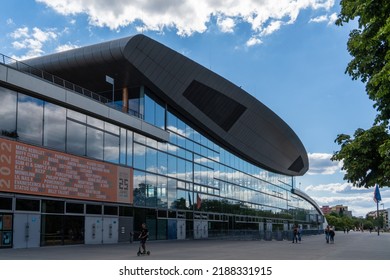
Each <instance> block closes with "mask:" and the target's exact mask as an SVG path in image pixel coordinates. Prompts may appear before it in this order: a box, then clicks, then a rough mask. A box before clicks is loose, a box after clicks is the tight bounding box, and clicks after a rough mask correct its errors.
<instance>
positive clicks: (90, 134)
mask: <svg viewBox="0 0 390 280" xmlns="http://www.w3.org/2000/svg"><path fill="white" fill-rule="evenodd" d="M87 156H88V157H92V158H96V159H100V160H103V131H101V130H98V129H96V128H92V127H87Z"/></svg>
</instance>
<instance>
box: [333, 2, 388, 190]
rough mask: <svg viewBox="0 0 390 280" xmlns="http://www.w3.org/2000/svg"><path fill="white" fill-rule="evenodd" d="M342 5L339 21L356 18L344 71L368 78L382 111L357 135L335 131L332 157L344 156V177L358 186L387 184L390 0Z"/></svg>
mask: <svg viewBox="0 0 390 280" xmlns="http://www.w3.org/2000/svg"><path fill="white" fill-rule="evenodd" d="M340 5H341V11H340V14H339V15H338V19H337V21H336V24H337V25H338V26H342V25H343V24H344V23H348V22H349V21H352V20H355V19H356V20H357V22H358V28H357V29H354V30H352V31H351V32H350V34H349V40H348V43H347V48H348V51H349V53H350V54H351V55H352V57H353V58H352V60H351V61H350V62H349V64H348V66H347V68H346V71H345V72H346V73H348V74H349V75H350V76H351V77H352V79H353V80H358V79H360V80H361V81H362V82H363V83H365V85H366V92H367V94H368V96H369V98H370V99H371V100H373V101H374V107H375V108H376V110H377V112H378V113H377V116H376V119H375V121H374V124H373V127H372V128H370V129H368V130H363V129H360V128H359V129H357V130H356V131H355V134H354V137H351V136H349V135H346V134H340V135H338V136H337V138H336V140H335V142H336V143H338V144H339V145H341V149H340V151H339V152H335V154H334V155H333V157H332V160H336V161H343V165H344V166H343V169H344V170H345V171H346V174H345V179H346V180H348V181H349V182H351V183H352V184H353V185H355V186H357V187H366V188H368V187H371V186H374V184H375V183H379V184H380V186H389V178H390V155H389V154H390V136H389V127H388V125H389V119H390V78H389V77H390V63H389V62H390V1H388V0H341V2H340Z"/></svg>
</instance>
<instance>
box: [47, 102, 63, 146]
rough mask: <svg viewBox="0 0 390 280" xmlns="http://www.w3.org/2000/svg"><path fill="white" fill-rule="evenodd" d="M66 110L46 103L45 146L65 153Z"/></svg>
mask: <svg viewBox="0 0 390 280" xmlns="http://www.w3.org/2000/svg"><path fill="white" fill-rule="evenodd" d="M65 133H66V109H65V108H63V107H60V106H57V105H54V104H51V103H48V102H46V103H45V110H44V131H43V145H44V146H46V147H50V148H54V149H56V150H60V151H65Z"/></svg>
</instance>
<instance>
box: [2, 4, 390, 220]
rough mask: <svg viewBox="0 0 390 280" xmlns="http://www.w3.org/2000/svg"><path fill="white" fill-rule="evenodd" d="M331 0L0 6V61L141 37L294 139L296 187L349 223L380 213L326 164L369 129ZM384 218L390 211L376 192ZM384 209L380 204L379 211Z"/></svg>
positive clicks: (344, 31)
mask: <svg viewBox="0 0 390 280" xmlns="http://www.w3.org/2000/svg"><path fill="white" fill-rule="evenodd" d="M339 12H340V5H339V1H335V0H278V1H272V0H245V1H234V0H204V1H203V0H195V1H191V0H148V1H146V0H134V1H129V0H117V1H109V0H83V1H79V0H35V1H34V0H3V1H2V3H1V10H0V53H1V54H4V55H7V56H10V57H12V58H15V59H18V60H23V59H26V58H31V57H36V56H42V55H47V54H51V53H55V52H59V51H64V50H68V49H72V48H77V47H82V46H87V45H91V44H96V43H100V42H104V41H108V40H113V39H117V38H123V37H127V36H131V35H135V34H139V33H143V34H145V35H146V36H149V37H151V38H153V39H155V40H157V41H159V42H161V43H162V44H164V45H166V46H168V47H170V48H172V49H174V50H176V51H178V52H180V53H181V54H183V55H185V56H187V57H189V58H190V59H192V60H194V61H196V62H198V63H200V64H201V65H203V66H205V67H207V68H209V69H211V70H212V71H214V72H215V73H217V74H219V75H221V76H222V77H224V78H226V79H228V80H230V81H231V82H233V83H234V84H236V85H238V86H241V87H242V88H243V89H244V90H245V91H247V92H248V93H249V94H251V95H253V96H254V97H256V98H257V99H258V100H260V101H261V102H262V103H263V104H265V105H266V106H267V107H269V108H270V109H271V110H272V111H274V112H275V113H276V114H277V115H279V116H280V117H281V118H282V119H283V120H284V121H285V122H286V123H287V124H288V125H289V126H290V127H291V128H292V129H293V130H294V131H295V132H296V134H297V135H298V136H299V138H300V139H301V141H302V143H303V144H304V146H305V147H306V150H307V153H308V156H309V164H310V168H309V171H308V172H307V173H306V174H305V175H304V176H302V177H297V178H296V183H297V187H298V188H299V189H300V190H302V191H304V192H306V193H307V194H308V195H310V196H311V197H312V198H313V199H314V200H315V201H316V202H317V203H318V205H320V206H323V205H329V206H334V205H340V204H342V205H344V206H348V209H349V210H350V211H352V214H353V215H354V216H365V215H366V214H367V213H368V212H369V211H373V210H376V204H375V203H374V201H373V188H369V189H359V188H355V187H353V186H352V184H350V183H348V182H347V181H344V180H343V176H344V173H343V171H342V169H341V167H342V163H340V162H333V161H331V160H330V158H331V156H332V155H333V153H334V152H335V151H338V150H340V147H339V146H338V145H337V144H336V143H335V142H334V140H335V139H336V137H337V135H338V134H341V133H345V134H349V135H353V133H354V132H355V130H356V129H357V128H363V129H367V128H369V127H371V126H372V124H373V122H374V118H375V116H376V111H375V109H374V108H373V102H372V101H371V100H369V98H368V96H367V94H366V92H365V85H364V84H363V83H362V82H360V81H353V80H352V79H351V77H350V76H348V75H347V74H345V69H346V67H347V64H348V62H349V61H350V60H351V58H352V57H351V56H350V55H349V54H348V51H347V41H348V36H349V32H350V31H351V30H352V29H353V28H356V26H357V25H356V22H351V23H349V24H346V25H344V26H342V27H340V26H336V25H335V24H334V22H335V20H336V18H337V15H338V13H339ZM381 196H382V201H381V202H380V203H381V205H380V209H382V208H390V189H389V188H383V189H381ZM382 203H383V204H382Z"/></svg>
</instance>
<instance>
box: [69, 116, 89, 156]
mask: <svg viewBox="0 0 390 280" xmlns="http://www.w3.org/2000/svg"><path fill="white" fill-rule="evenodd" d="M86 131H87V128H86V126H85V125H84V124H80V123H76V122H74V121H71V120H68V121H67V132H66V151H67V152H68V153H71V154H75V155H81V156H85V153H86V147H85V143H86V133H87V132H86Z"/></svg>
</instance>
